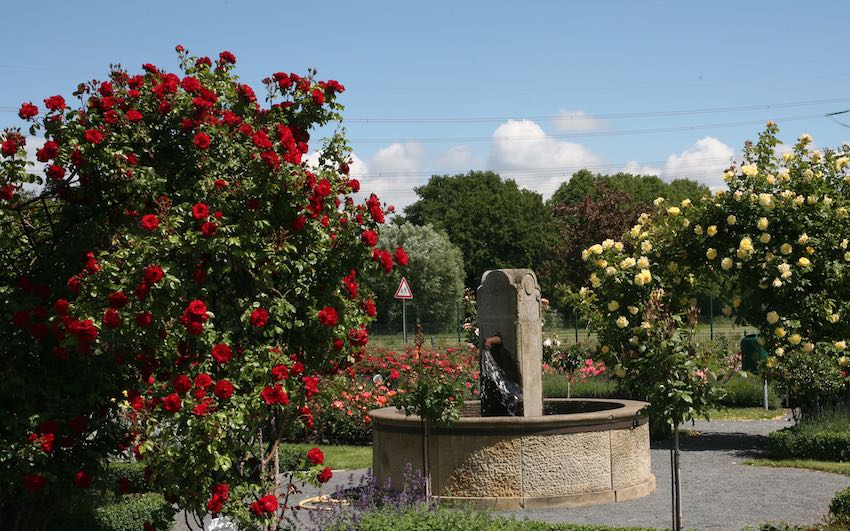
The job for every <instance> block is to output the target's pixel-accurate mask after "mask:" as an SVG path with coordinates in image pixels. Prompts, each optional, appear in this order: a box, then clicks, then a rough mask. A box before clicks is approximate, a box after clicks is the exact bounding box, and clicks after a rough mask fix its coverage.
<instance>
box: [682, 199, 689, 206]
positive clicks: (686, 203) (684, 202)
mask: <svg viewBox="0 0 850 531" xmlns="http://www.w3.org/2000/svg"><path fill="white" fill-rule="evenodd" d="M681 205H682V208H688V207H689V206H691V200H690V199H682V203H681Z"/></svg>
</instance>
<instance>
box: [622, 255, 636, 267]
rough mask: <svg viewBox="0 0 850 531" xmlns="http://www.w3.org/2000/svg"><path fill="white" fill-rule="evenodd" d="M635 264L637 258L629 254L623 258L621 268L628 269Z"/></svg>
mask: <svg viewBox="0 0 850 531" xmlns="http://www.w3.org/2000/svg"><path fill="white" fill-rule="evenodd" d="M634 265H635V259H634V258H632V257H631V256H627V257H626V258H623V261H622V262H620V269H628V268H630V267H632V266H634Z"/></svg>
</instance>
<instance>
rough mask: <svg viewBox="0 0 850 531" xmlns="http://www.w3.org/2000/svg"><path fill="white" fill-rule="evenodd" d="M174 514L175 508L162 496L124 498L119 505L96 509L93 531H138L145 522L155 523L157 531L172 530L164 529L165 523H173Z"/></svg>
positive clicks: (170, 526) (146, 495)
mask: <svg viewBox="0 0 850 531" xmlns="http://www.w3.org/2000/svg"><path fill="white" fill-rule="evenodd" d="M174 513H175V511H174V508H173V507H171V505H170V504H168V503H167V502H166V501H165V498H163V497H162V495H160V494H153V493H148V494H142V495H139V496H122V497H121V499H120V501H118V503H110V504H108V505H102V506H100V507H98V508H97V509H95V511H94V515H93V516H94V523H95V525H96V527H94V528H93V529H98V530H103V531H138V529H139V528H140V524H142V523H143V522H151V523H154V524H155V525H156V528H157V529H171V528H172V525H168V527H167V528H163V523H166V522H173V521H174ZM157 524H158V525H157Z"/></svg>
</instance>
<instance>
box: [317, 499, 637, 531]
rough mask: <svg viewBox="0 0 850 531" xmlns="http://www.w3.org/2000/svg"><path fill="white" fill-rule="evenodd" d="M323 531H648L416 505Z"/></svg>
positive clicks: (382, 511) (370, 513)
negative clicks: (561, 522) (518, 518)
mask: <svg viewBox="0 0 850 531" xmlns="http://www.w3.org/2000/svg"><path fill="white" fill-rule="evenodd" d="M325 529H326V530H327V531H385V530H391V531H649V529H648V528H637V527H629V528H625V527H609V526H603V525H578V524H549V523H544V522H535V521H533V520H517V519H513V518H505V517H501V516H494V515H492V514H490V513H488V512H484V511H475V510H469V509H464V510H458V509H452V508H449V507H445V506H436V507H433V506H426V505H416V506H413V507H407V508H404V509H402V510H401V511H399V510H398V509H395V508H388V509H376V510H372V511H368V512H365V513H363V514H361V515H359V518H358V521H356V522H345V523H338V524H335V525H332V526H329V527H326V528H325Z"/></svg>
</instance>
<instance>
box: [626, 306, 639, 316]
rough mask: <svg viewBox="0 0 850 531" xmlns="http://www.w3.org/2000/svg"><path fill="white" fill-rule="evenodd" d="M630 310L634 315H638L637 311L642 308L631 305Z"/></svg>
mask: <svg viewBox="0 0 850 531" xmlns="http://www.w3.org/2000/svg"><path fill="white" fill-rule="evenodd" d="M628 310H629V313H630V314H632V315H637V313H638V312H639V311H640V309H639V308H638V307H637V306H629V307H628Z"/></svg>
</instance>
